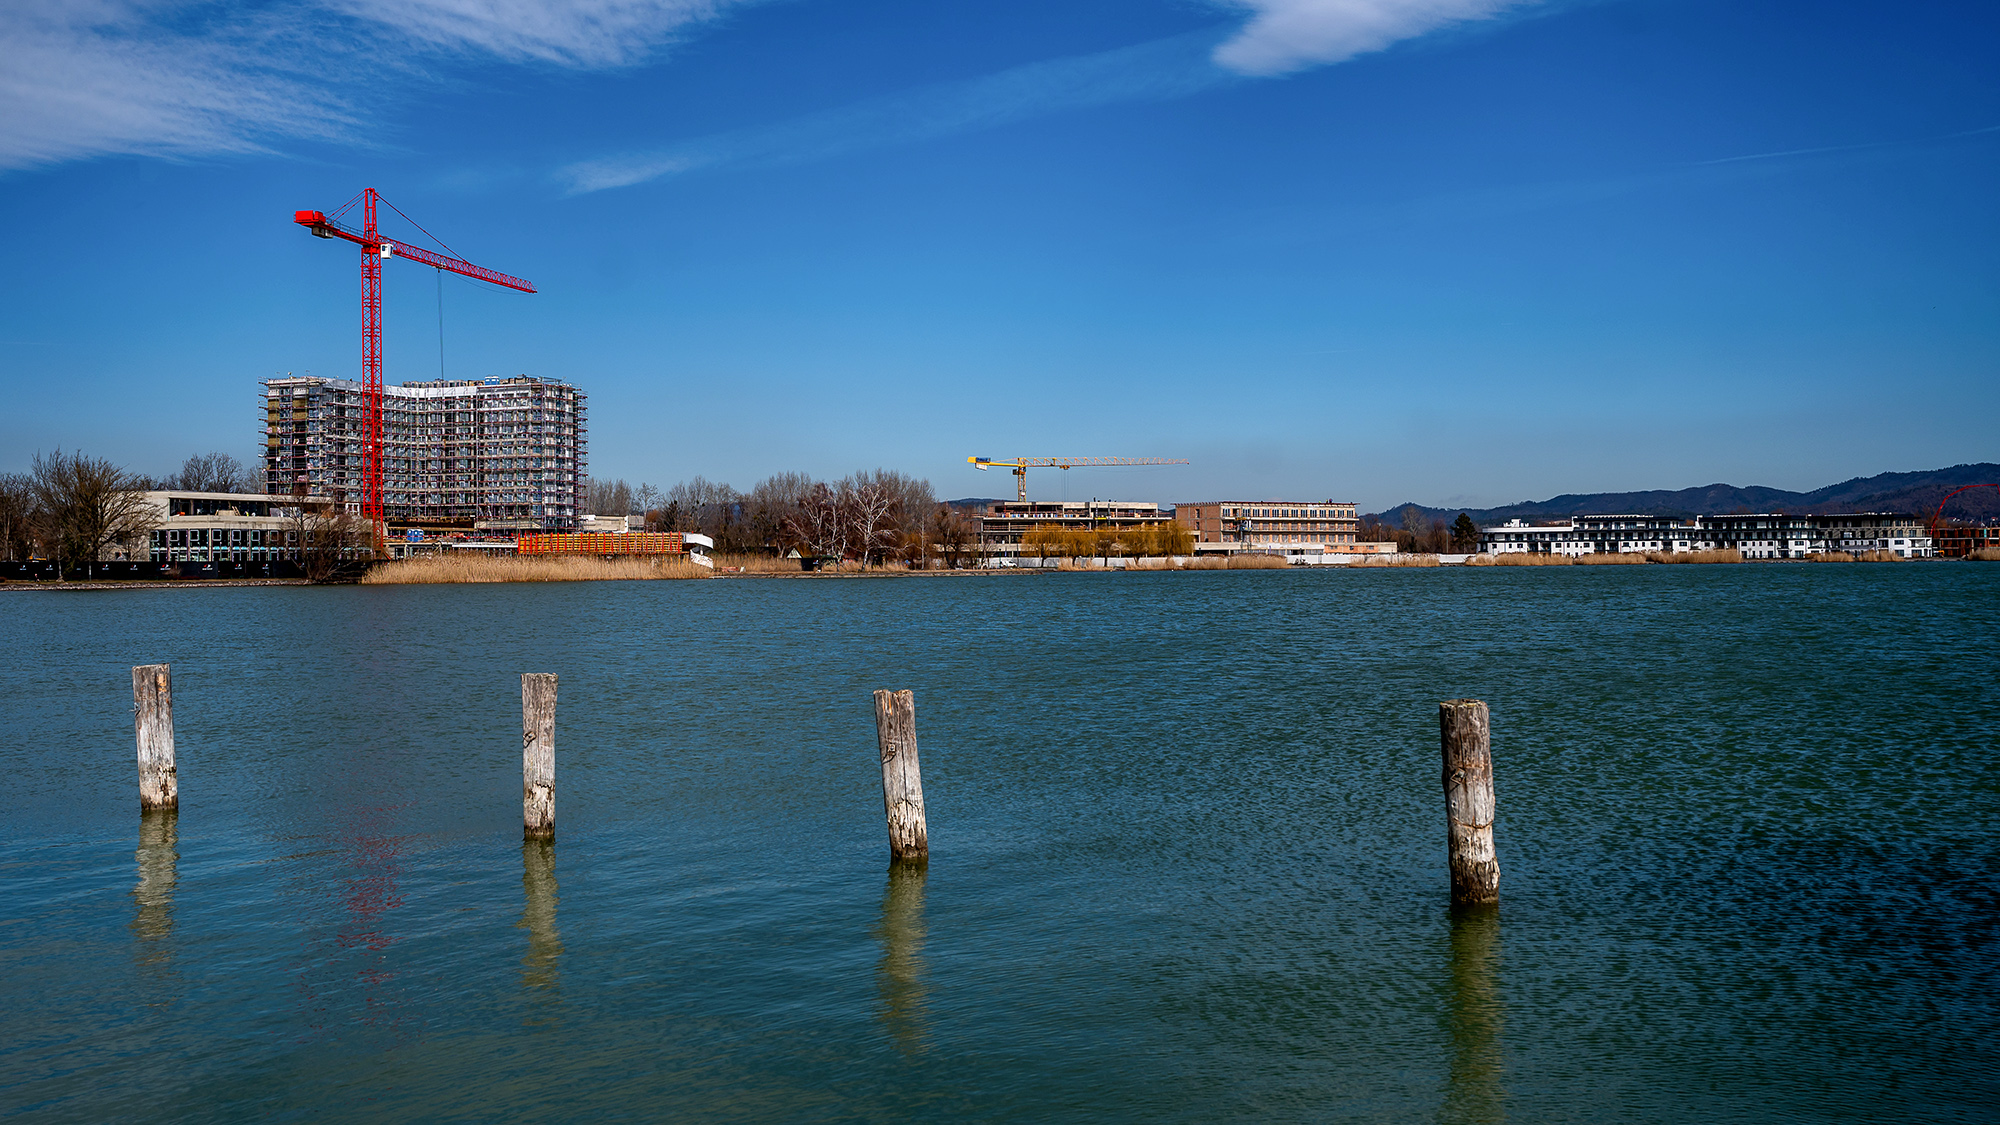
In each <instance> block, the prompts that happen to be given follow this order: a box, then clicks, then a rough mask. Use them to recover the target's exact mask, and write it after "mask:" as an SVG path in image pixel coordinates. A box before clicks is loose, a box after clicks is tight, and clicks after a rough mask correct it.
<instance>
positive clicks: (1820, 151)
mask: <svg viewBox="0 0 2000 1125" xmlns="http://www.w3.org/2000/svg"><path fill="white" fill-rule="evenodd" d="M1988 133H2000V125H1986V126H1982V127H1980V128H1978V129H1964V130H1960V131H1959V132H1956V133H1940V134H1938V135H1937V136H1934V137H1917V138H1914V139H1909V140H1898V141H1864V142H1862V143H1860V144H1851V145H1821V146H1819V147H1818V148H1788V149H1782V150H1780V151H1777V152H1751V153H1745V154H1743V155H1742V156H1721V157H1717V158H1716V159H1714V160H1703V161H1699V162H1698V163H1699V164H1700V165H1702V166H1707V165H1711V164H1742V163H1745V162H1747V161H1753V160H1785V159H1789V158H1792V157H1799V156H1826V155H1829V154H1833V153H1845V152H1868V151H1872V150H1875V149H1893V148H1911V147H1915V146H1919V145H1933V144H1941V143H1943V142H1945V141H1957V140H1964V139H1965V138H1968V137H1982V136H1985V135H1986V134H1988Z"/></svg>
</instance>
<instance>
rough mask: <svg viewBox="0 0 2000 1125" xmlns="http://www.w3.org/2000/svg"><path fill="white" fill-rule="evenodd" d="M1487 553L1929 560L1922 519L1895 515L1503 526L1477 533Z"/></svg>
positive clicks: (1766, 515)
mask: <svg viewBox="0 0 2000 1125" xmlns="http://www.w3.org/2000/svg"><path fill="white" fill-rule="evenodd" d="M1479 549H1480V550H1481V551H1482V552H1484V553H1486V554H1496V555H1504V554H1518V553H1543V554H1556V555H1570V556H1575V555H1592V554H1606V553H1609V554H1620V553H1632V552H1637V553H1642V554H1643V553H1648V552H1660V553H1664V554H1673V553H1675V552H1677V551H1720V550H1734V551H1741V552H1742V553H1743V557H1744V558H1746V559H1802V558H1806V557H1808V556H1810V555H1819V554H1825V553H1826V552H1828V551H1848V552H1854V553H1859V552H1864V551H1888V552H1890V553H1892V554H1895V555H1899V556H1901V557H1903V558H1906V559H1923V558H1929V557H1931V554H1932V551H1933V544H1932V543H1931V539H1930V533H1929V532H1928V531H1927V530H1926V529H1925V527H1924V521H1923V520H1922V519H1920V518H1918V517H1916V516H1913V515H1907V514H1903V513H1896V512H1854V513H1848V514H1843V515H1825V516H1821V515H1796V516H1795V515H1786V514H1784V513H1780V512H1757V513H1747V514H1740V515H1727V516H1685V517H1676V516H1640V515H1606V516H1571V517H1570V518H1568V519H1565V520H1559V521H1550V522H1548V523H1543V524H1530V523H1528V522H1526V521H1524V520H1508V521H1507V522H1506V523H1503V524H1500V525H1499V526H1497V527H1487V528H1481V529H1480V532H1479Z"/></svg>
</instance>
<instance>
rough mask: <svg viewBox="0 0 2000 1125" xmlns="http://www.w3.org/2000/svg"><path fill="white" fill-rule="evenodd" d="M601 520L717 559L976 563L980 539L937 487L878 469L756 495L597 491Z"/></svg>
mask: <svg viewBox="0 0 2000 1125" xmlns="http://www.w3.org/2000/svg"><path fill="white" fill-rule="evenodd" d="M586 496H587V498H588V503H589V507H590V510H591V513H592V514H594V515H620V514H622V515H627V516H634V517H638V518H639V520H640V521H641V524H642V526H643V527H644V528H645V529H646V530H648V531H692V532H698V533H700V534H702V535H706V536H708V537H709V538H710V539H713V540H714V541H715V549H716V551H717V552H718V553H726V554H744V555H749V554H766V555H787V554H789V553H791V552H792V551H797V552H798V553H799V554H800V555H804V556H811V557H815V558H821V559H834V560H852V561H855V562H859V563H862V564H863V565H882V564H886V563H891V562H909V563H917V564H919V565H928V564H929V563H930V562H931V561H933V560H940V561H942V562H944V563H945V565H947V566H953V567H956V566H958V565H959V564H960V563H961V562H962V561H964V560H966V559H969V558H970V557H971V556H972V555H973V553H974V549H975V545H976V543H977V540H978V537H979V533H978V529H977V527H976V526H975V525H974V522H973V520H972V519H971V518H969V517H968V516H966V515H965V514H964V513H963V512H960V511H958V510H957V509H955V508H953V507H951V506H950V505H948V504H940V503H939V502H938V500H937V497H936V496H935V495H934V494H933V493H932V491H931V485H930V482H929V481H927V480H919V479H917V478H915V477H911V476H908V475H905V474H903V473H899V472H896V471H894V470H891V469H876V470H874V471H873V472H858V473H854V474H852V475H850V476H846V477H842V478H841V479H839V480H834V481H824V480H819V479H816V478H814V477H813V476H811V475H810V474H807V473H777V474H774V475H772V476H769V477H766V478H764V479H763V480H761V481H758V482H757V483H756V485H755V486H753V487H752V488H751V489H750V490H749V491H748V492H739V491H737V490H736V489H735V488H732V487H731V486H729V485H727V484H722V483H719V482H715V481H710V480H707V479H705V478H703V477H695V478H694V479H693V480H688V481H682V482H681V483H679V484H676V485H674V486H673V487H672V488H669V489H667V490H665V491H661V490H659V489H657V488H655V487H654V486H652V485H650V484H640V485H639V486H637V487H636V488H635V487H633V486H632V485H631V484H629V483H627V482H626V481H623V480H615V481H601V480H593V481H591V482H589V486H588V489H587V491H586Z"/></svg>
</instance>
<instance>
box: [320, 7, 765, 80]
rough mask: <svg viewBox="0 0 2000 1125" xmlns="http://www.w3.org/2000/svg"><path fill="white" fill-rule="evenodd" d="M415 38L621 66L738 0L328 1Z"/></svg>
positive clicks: (497, 53) (531, 57)
mask: <svg viewBox="0 0 2000 1125" xmlns="http://www.w3.org/2000/svg"><path fill="white" fill-rule="evenodd" d="M328 2H329V3H330V4H331V5H332V6H334V7H337V8H339V9H341V10H343V11H345V12H347V13H349V14H351V15H354V16H356V17H359V18H361V19H364V20H367V21H370V22H372V23H376V24H380V25H382V26H384V27H390V28H395V29H396V30H398V31H401V32H403V33H404V34H406V35H408V36H410V37H411V38H413V39H416V40H420V41H423V42H427V43H431V44H434V45H436V46H439V47H444V48H448V49H452V50H470V51H475V52H480V53H484V54H488V55H492V56H494V57H495V58H500V59H506V60H510V61H519V62H525V61H539V62H549V63H558V64H561V65H564V66H580V67H597V66H625V65H628V64H631V63H635V62H638V61H640V60H641V59H643V58H645V57H646V56H648V55H650V54H652V53H653V52H654V51H656V50H657V49H659V47H660V45H661V44H663V43H666V42H670V41H671V40H672V39H673V38H674V37H675V36H677V35H678V34H679V33H680V31H681V29H682V28H684V27H686V26H688V25H689V24H695V23H701V22H705V21H707V20H711V19H714V18H715V17H717V16H719V15H721V14H722V12H723V10H724V9H725V8H728V7H731V6H732V4H733V3H734V2H735V0H564V2H551V0H328Z"/></svg>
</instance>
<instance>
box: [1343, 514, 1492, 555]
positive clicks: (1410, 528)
mask: <svg viewBox="0 0 2000 1125" xmlns="http://www.w3.org/2000/svg"><path fill="white" fill-rule="evenodd" d="M1388 516H1389V513H1377V514H1374V515H1367V516H1362V517H1361V528H1360V531H1359V533H1358V534H1357V535H1356V536H1355V538H1356V540H1358V541H1359V542H1362V543H1394V544H1395V545H1396V550H1398V551H1400V552H1402V553H1404V554H1419V555H1443V554H1470V553H1471V552H1473V551H1477V550H1478V549H1479V525H1478V524H1475V523H1473V522H1472V517H1471V516H1470V515H1468V514H1466V513H1464V512H1460V513H1458V518H1457V519H1455V520H1453V521H1451V522H1450V523H1446V522H1444V521H1443V520H1441V519H1433V518H1431V517H1430V516H1427V515H1425V514H1424V512H1423V509H1421V508H1419V507H1417V506H1416V505H1415V504H1407V505H1405V506H1403V507H1402V508H1400V509H1398V511H1397V512H1396V513H1395V516H1396V520H1397V522H1396V523H1395V524H1393V525H1392V524H1390V523H1388V522H1387V520H1388Z"/></svg>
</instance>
